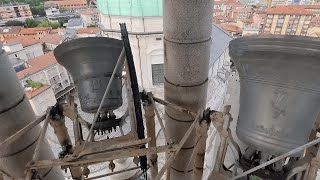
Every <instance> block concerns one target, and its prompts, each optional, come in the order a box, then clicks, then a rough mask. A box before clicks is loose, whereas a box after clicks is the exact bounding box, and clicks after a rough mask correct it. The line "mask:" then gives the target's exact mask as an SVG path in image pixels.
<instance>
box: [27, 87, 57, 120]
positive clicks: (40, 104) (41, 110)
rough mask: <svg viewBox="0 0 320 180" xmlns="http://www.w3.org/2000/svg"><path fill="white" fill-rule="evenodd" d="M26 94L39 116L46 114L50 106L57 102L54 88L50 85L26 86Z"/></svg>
mask: <svg viewBox="0 0 320 180" xmlns="http://www.w3.org/2000/svg"><path fill="white" fill-rule="evenodd" d="M25 94H26V97H27V98H28V100H29V102H30V104H31V107H32V109H33V111H34V112H35V114H36V115H37V116H42V115H44V114H45V113H46V111H47V109H48V108H49V107H51V106H54V105H55V104H56V103H57V100H56V98H55V95H54V92H53V89H52V88H51V87H50V86H49V85H42V86H41V87H37V88H31V87H30V88H25Z"/></svg>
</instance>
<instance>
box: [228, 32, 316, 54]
mask: <svg viewBox="0 0 320 180" xmlns="http://www.w3.org/2000/svg"><path fill="white" fill-rule="evenodd" d="M229 52H230V53H229V54H230V57H231V58H239V57H241V56H242V55H243V54H244V53H250V52H274V53H285V54H295V55H302V56H319V55H320V38H314V37H307V36H293V35H254V36H246V37H240V38H237V39H234V40H232V41H231V42H230V44H229Z"/></svg>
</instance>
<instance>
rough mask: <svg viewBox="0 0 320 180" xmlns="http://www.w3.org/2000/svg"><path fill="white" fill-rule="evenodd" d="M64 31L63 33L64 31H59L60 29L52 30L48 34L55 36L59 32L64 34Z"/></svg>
mask: <svg viewBox="0 0 320 180" xmlns="http://www.w3.org/2000/svg"><path fill="white" fill-rule="evenodd" d="M64 31H65V29H61V28H58V29H52V30H51V31H50V34H57V33H59V32H64Z"/></svg>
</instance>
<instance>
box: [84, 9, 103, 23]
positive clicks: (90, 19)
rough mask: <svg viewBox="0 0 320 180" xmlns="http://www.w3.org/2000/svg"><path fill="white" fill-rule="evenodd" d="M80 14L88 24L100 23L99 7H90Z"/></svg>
mask: <svg viewBox="0 0 320 180" xmlns="http://www.w3.org/2000/svg"><path fill="white" fill-rule="evenodd" d="M80 16H81V18H82V19H83V21H84V22H85V24H86V26H97V25H98V23H99V12H98V10H97V9H89V10H87V11H82V12H80Z"/></svg>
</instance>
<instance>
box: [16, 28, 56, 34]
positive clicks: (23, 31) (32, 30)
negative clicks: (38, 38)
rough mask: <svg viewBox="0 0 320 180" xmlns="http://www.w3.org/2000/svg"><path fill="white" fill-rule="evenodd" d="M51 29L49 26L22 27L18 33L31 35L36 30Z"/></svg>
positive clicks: (35, 32)
mask: <svg viewBox="0 0 320 180" xmlns="http://www.w3.org/2000/svg"><path fill="white" fill-rule="evenodd" d="M51 29H52V28H51V27H35V28H22V29H21V31H20V34H23V35H33V34H37V32H40V31H49V30H51Z"/></svg>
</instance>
